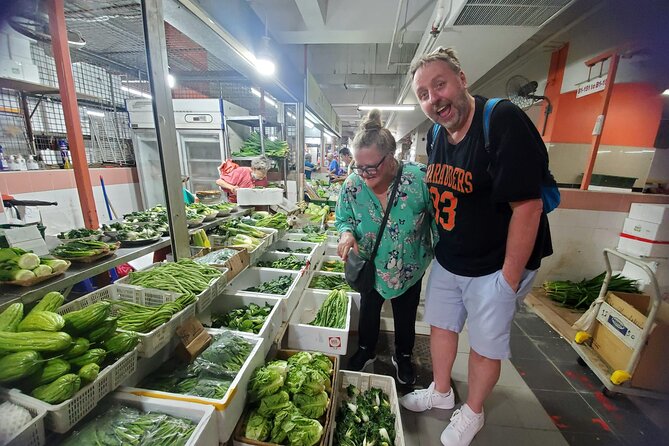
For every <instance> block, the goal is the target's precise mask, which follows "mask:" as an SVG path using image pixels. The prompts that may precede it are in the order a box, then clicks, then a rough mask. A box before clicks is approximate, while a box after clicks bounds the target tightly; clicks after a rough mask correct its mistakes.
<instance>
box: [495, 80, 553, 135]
mask: <svg viewBox="0 0 669 446" xmlns="http://www.w3.org/2000/svg"><path fill="white" fill-rule="evenodd" d="M538 86H539V84H537V83H536V82H535V81H530V80H529V79H527V78H526V77H524V76H519V75H516V76H512V77H511V78H509V80H508V81H506V96H507V97H508V98H509V100H510V101H511V102H513V103H514V104H516V105H517V106H518V107H520V108H522V109H523V110H527V109H528V108H530V107H531V106H533V105H534V104H536V103H537V102H539V101H546V110H545V112H544V115H545V118H544V125H543V129H542V130H541V134H542V135H543V134H544V133H545V132H546V123H547V122H548V115H550V114H551V112H552V111H553V106H552V105H551V101H550V99H548V97H546V96H540V95H536V94H534V93H535V92H536V91H537V87H538Z"/></svg>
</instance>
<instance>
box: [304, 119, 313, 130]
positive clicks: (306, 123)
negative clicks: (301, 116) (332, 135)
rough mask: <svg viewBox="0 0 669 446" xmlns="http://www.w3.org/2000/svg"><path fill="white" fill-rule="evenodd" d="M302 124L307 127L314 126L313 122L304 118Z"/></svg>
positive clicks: (311, 127)
mask: <svg viewBox="0 0 669 446" xmlns="http://www.w3.org/2000/svg"><path fill="white" fill-rule="evenodd" d="M304 126H305V127H306V128H308V129H313V128H314V123H313V122H311V121H309V120H308V119H305V120H304Z"/></svg>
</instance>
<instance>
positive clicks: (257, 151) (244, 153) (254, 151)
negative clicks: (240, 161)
mask: <svg viewBox="0 0 669 446" xmlns="http://www.w3.org/2000/svg"><path fill="white" fill-rule="evenodd" d="M263 143H264V145H265V155H267V156H269V157H271V158H285V157H286V156H288V152H289V150H290V149H289V147H288V143H287V142H286V141H279V140H276V141H272V140H271V139H269V138H265V139H264V141H263ZM261 154H262V146H261V143H260V134H259V133H258V132H251V134H250V135H249V137H248V138H246V140H245V141H244V144H242V147H241V148H240V149H239V151H238V152H232V156H233V157H248V156H260V155H261Z"/></svg>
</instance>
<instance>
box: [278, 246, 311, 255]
mask: <svg viewBox="0 0 669 446" xmlns="http://www.w3.org/2000/svg"><path fill="white" fill-rule="evenodd" d="M277 251H279V252H293V253H295V254H311V251H312V248H309V247H306V248H295V249H292V248H277Z"/></svg>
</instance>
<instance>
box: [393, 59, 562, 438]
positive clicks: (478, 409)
mask: <svg viewBox="0 0 669 446" xmlns="http://www.w3.org/2000/svg"><path fill="white" fill-rule="evenodd" d="M410 71H411V74H412V77H413V89H414V92H415V93H416V97H417V98H418V101H419V103H420V106H421V108H422V110H423V112H424V113H425V115H426V116H427V117H428V118H430V119H431V120H432V121H434V122H435V123H436V124H435V126H436V125H437V124H438V125H439V127H434V126H433V128H431V129H430V130H429V131H428V135H427V148H428V159H429V162H428V170H427V175H426V181H427V187H428V188H429V191H430V195H431V199H432V200H431V201H432V203H433V206H434V212H435V214H434V215H435V217H434V218H435V221H436V224H437V228H438V231H439V242H438V243H437V245H436V248H435V259H436V262H433V263H432V270H431V272H430V278H429V281H428V287H427V293H426V298H425V321H426V322H428V323H429V324H430V325H431V333H430V351H431V355H432V369H433V378H434V381H433V382H432V384H431V385H430V386H429V387H428V388H427V389H424V390H417V391H414V392H412V393H410V394H408V395H405V396H404V397H402V399H401V404H402V405H403V406H404V407H405V408H407V409H409V410H412V411H415V412H422V411H425V410H429V409H431V408H440V409H452V408H453V407H454V406H455V400H454V395H453V389H452V388H451V372H452V368H453V363H454V362H455V358H456V355H457V351H458V334H459V333H460V332H461V331H462V328H463V326H464V324H465V320H466V321H467V330H468V334H469V344H470V352H469V366H468V371H469V372H468V377H467V383H468V388H467V400H466V402H465V403H464V404H463V405H462V407H460V408H459V409H458V410H456V411H454V412H453V415H452V416H451V420H450V423H449V424H448V426H447V427H446V429H444V431H443V432H442V434H441V443H442V444H443V445H445V446H467V445H469V444H470V443H471V441H472V439H473V438H474V436H475V435H476V434H477V433H478V432H479V431H480V430H481V428H482V427H483V422H484V414H483V403H484V402H485V400H486V398H487V397H488V396H489V395H490V393H491V392H492V390H493V388H494V387H495V385H496V383H497V381H498V379H499V376H500V367H501V361H502V360H504V359H507V358H509V356H510V354H511V352H510V348H509V341H510V332H511V324H512V321H513V317H514V314H515V312H516V306H517V305H518V303H519V302H520V301H522V300H523V299H524V297H525V295H526V294H527V293H528V292H529V291H530V289H531V287H532V282H533V281H534V278H535V276H536V271H537V269H538V268H539V265H540V263H541V259H542V258H543V257H546V256H548V255H550V254H552V245H551V238H550V230H549V227H548V219H547V218H546V214H545V212H543V203H542V199H541V189H542V185H543V184H544V181H545V178H547V175H550V173H549V171H548V153H547V151H546V147H545V145H544V143H543V141H542V139H541V136H540V135H539V132H538V131H537V129H536V128H535V126H534V124H533V123H532V121H530V119H529V118H528V116H527V115H526V114H525V113H524V112H523V111H522V110H521V109H520V108H518V107H517V106H515V105H514V104H512V103H511V102H509V101H503V102H500V103H499V105H498V106H497V107H496V108H495V109H494V111H493V113H492V115H491V119H490V148H489V149H488V150H490V152H488V150H486V148H485V143H484V136H483V108H484V104H485V102H486V99H485V98H482V97H478V96H477V97H474V96H472V95H471V94H470V93H469V91H468V90H467V77H466V76H465V73H464V72H463V71H462V68H461V67H460V62H459V60H458V58H457V57H456V55H455V52H454V51H453V50H452V49H450V48H446V49H444V48H439V49H437V50H436V51H435V52H433V53H431V54H427V55H424V56H423V57H421V58H420V59H418V60H417V61H416V62H415V63H414V64H413V65H412V66H411V69H410ZM433 132H436V137H433ZM444 172H445V173H446V174H444Z"/></svg>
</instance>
